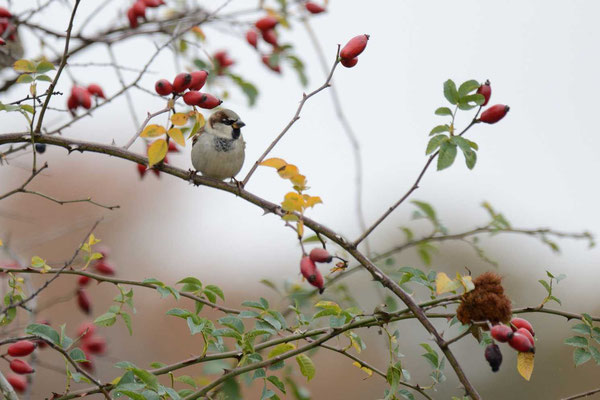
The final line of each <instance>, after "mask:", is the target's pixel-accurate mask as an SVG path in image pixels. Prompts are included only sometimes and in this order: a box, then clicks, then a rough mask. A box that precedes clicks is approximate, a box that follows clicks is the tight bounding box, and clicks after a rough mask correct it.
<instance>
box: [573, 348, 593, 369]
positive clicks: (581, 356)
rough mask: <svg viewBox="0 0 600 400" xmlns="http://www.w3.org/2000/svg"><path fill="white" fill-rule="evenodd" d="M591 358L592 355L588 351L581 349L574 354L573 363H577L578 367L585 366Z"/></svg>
mask: <svg viewBox="0 0 600 400" xmlns="http://www.w3.org/2000/svg"><path fill="white" fill-rule="evenodd" d="M591 358H592V354H591V353H590V352H589V351H588V350H587V349H584V348H581V347H579V348H577V349H575V351H574V352H573V362H575V366H576V367H578V366H580V365H581V364H585V363H586V362H588V361H589V360H590V359H591Z"/></svg>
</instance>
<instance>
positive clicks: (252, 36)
mask: <svg viewBox="0 0 600 400" xmlns="http://www.w3.org/2000/svg"><path fill="white" fill-rule="evenodd" d="M246 41H247V42H248V43H249V44H250V46H252V47H254V48H256V47H257V46H258V33H256V31H255V30H254V29H250V30H249V31H248V32H246Z"/></svg>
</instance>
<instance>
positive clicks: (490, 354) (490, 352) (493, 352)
mask: <svg viewBox="0 0 600 400" xmlns="http://www.w3.org/2000/svg"><path fill="white" fill-rule="evenodd" d="M485 359H486V360H487V362H488V363H489V364H490V367H492V371H493V372H498V370H499V369H500V364H502V352H500V347H498V345H497V344H490V345H489V346H487V347H486V348H485Z"/></svg>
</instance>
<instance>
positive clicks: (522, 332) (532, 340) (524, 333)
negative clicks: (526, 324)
mask: <svg viewBox="0 0 600 400" xmlns="http://www.w3.org/2000/svg"><path fill="white" fill-rule="evenodd" d="M515 333H520V334H521V335H523V336H526V337H527V339H529V341H530V342H531V345H532V346H534V347H535V340H534V339H533V336H532V335H531V332H529V331H528V330H527V329H525V328H519V329H517V331H516V332H515Z"/></svg>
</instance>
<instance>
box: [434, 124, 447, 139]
mask: <svg viewBox="0 0 600 400" xmlns="http://www.w3.org/2000/svg"><path fill="white" fill-rule="evenodd" d="M442 132H450V126H449V125H438V126H436V127H434V128H433V129H432V130H431V132H429V136H431V135H435V134H436V133H442Z"/></svg>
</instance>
